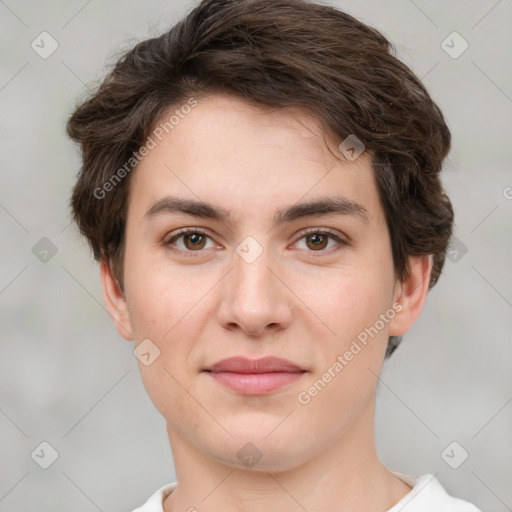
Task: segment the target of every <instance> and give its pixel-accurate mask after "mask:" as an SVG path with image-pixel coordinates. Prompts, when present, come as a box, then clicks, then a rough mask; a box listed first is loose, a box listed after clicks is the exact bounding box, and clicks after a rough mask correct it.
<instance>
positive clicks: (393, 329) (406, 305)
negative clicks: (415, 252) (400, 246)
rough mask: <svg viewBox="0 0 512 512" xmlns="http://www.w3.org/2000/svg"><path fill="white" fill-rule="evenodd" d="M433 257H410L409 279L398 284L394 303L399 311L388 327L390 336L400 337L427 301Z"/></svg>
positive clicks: (430, 255) (410, 325)
mask: <svg viewBox="0 0 512 512" xmlns="http://www.w3.org/2000/svg"><path fill="white" fill-rule="evenodd" d="M433 259H434V257H433V255H432V254H429V255H425V256H411V257H410V259H409V262H410V269H411V271H410V274H409V277H408V278H407V279H406V280H405V281H403V282H401V283H399V287H398V292H397V294H396V300H395V302H397V303H400V305H401V309H400V311H399V313H398V314H397V315H396V316H395V317H394V318H393V320H392V321H391V322H390V326H389V335H390V336H402V335H403V334H405V333H406V332H407V331H408V330H409V329H410V328H411V327H412V325H413V324H414V322H415V321H416V319H417V318H418V317H419V316H420V314H421V312H422V310H423V307H424V305H425V301H426V299H427V293H428V285H429V282H430V274H431V272H432V264H433Z"/></svg>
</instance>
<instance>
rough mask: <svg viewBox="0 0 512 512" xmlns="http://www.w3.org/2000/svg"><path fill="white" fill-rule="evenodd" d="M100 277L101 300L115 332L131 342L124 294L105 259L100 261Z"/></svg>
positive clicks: (130, 330)
mask: <svg viewBox="0 0 512 512" xmlns="http://www.w3.org/2000/svg"><path fill="white" fill-rule="evenodd" d="M100 276H101V285H102V287H103V299H104V301H105V306H106V308H107V311H108V313H109V315H110V318H112V321H113V322H114V324H115V326H116V329H117V331H118V332H119V334H120V335H121V336H122V337H123V338H125V339H127V340H133V334H132V328H131V324H130V315H129V312H128V306H127V304H126V300H125V298H124V294H123V292H122V291H121V287H120V286H119V283H118V282H117V279H115V277H114V276H113V275H112V269H111V268H110V264H109V262H108V261H107V260H105V259H102V260H101V261H100Z"/></svg>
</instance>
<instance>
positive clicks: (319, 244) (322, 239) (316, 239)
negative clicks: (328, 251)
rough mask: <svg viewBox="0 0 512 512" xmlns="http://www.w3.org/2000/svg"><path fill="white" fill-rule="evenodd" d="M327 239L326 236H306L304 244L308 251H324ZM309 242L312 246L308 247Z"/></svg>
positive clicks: (314, 234) (318, 234) (316, 234)
mask: <svg viewBox="0 0 512 512" xmlns="http://www.w3.org/2000/svg"><path fill="white" fill-rule="evenodd" d="M328 239H329V237H328V236H327V235H322V234H320V233H313V234H312V235H307V236H306V244H307V246H308V247H309V248H310V249H325V248H326V247H327V241H328ZM309 241H311V242H312V244H313V245H310V244H309Z"/></svg>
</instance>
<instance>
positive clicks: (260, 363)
mask: <svg viewBox="0 0 512 512" xmlns="http://www.w3.org/2000/svg"><path fill="white" fill-rule="evenodd" d="M203 372H205V373H207V374H208V375H210V376H211V377H212V378H213V379H214V380H215V381H216V382H217V383H219V384H221V385H223V386H225V387H228V388H230V389H231V390H233V391H235V392H237V393H240V394H243V395H262V394H267V393H271V392H272V391H276V390H278V389H281V388H283V387H285V386H288V385H289V384H292V383H293V382H296V381H297V380H299V379H300V378H301V377H302V376H303V375H304V374H305V373H307V370H305V369H303V368H301V367H299V366H297V365H296V364H294V363H292V362H291V361H288V360H286V359H282V358H278V357H264V358H262V359H248V358H245V357H231V358H229V359H223V360H222V361H219V362H217V363H215V364H214V365H212V366H210V367H208V368H205V369H204V370H203Z"/></svg>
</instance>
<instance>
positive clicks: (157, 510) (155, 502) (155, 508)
mask: <svg viewBox="0 0 512 512" xmlns="http://www.w3.org/2000/svg"><path fill="white" fill-rule="evenodd" d="M177 483H178V482H173V483H171V484H167V485H164V486H163V487H160V489H158V490H157V491H155V492H154V493H153V494H152V495H151V496H150V497H149V498H148V500H147V501H146V503H144V505H142V506H140V507H138V508H136V509H134V510H133V511H132V512H163V505H162V503H163V501H164V499H165V497H166V496H167V495H169V494H170V493H171V492H172V491H174V489H175V488H176V485H177Z"/></svg>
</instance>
